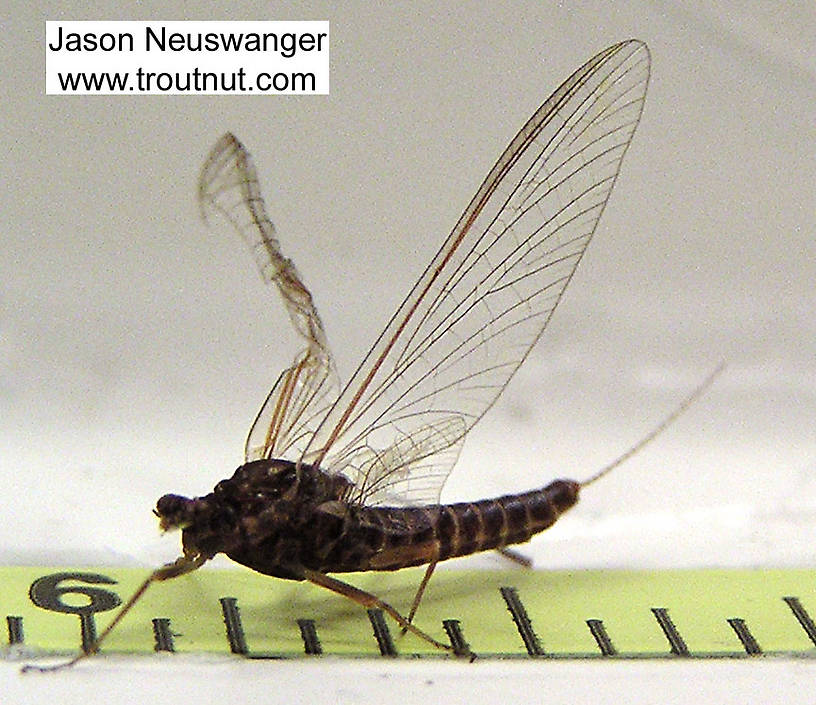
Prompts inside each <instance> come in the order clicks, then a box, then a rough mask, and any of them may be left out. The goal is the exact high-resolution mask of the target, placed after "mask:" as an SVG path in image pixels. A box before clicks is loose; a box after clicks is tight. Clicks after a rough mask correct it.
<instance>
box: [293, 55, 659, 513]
mask: <svg viewBox="0 0 816 705" xmlns="http://www.w3.org/2000/svg"><path fill="white" fill-rule="evenodd" d="M648 77H649V52H648V49H647V47H646V45H645V44H643V43H641V42H638V41H635V40H631V41H627V42H622V43H620V44H617V45H615V46H612V47H610V48H608V49H606V50H605V51H603V52H601V53H600V54H598V55H597V56H596V57H594V58H593V59H591V60H590V61H589V62H587V63H586V64H585V65H584V66H582V67H581V68H580V69H578V71H576V72H575V73H574V74H573V75H572V76H571V77H570V78H569V79H567V81H566V82H564V84H563V85H562V86H561V87H560V88H559V89H558V90H557V91H556V92H555V93H554V94H553V95H552V96H551V97H550V98H549V99H548V100H547V101H546V102H545V103H544V104H543V105H542V106H541V107H540V108H539V109H538V110H537V111H536V113H535V114H534V115H533V117H532V118H531V119H530V120H529V121H528V122H527V124H526V125H524V127H523V128H522V129H521V131H520V132H519V133H518V135H516V137H515V139H513V141H512V142H511V143H510V145H509V147H508V148H507V149H506V150H505V152H504V153H503V154H502V155H501V157H500V158H499V160H498V162H496V164H495V166H494V167H493V169H492V170H491V171H490V173H489V174H488V176H487V178H486V179H485V181H484V183H483V184H482V186H481V188H480V189H479V190H478V192H477V193H476V195H475V197H474V198H473V200H472V201H471V203H470V205H469V206H468V207H467V209H466V210H465V212H464V214H463V215H462V217H461V218H460V219H459V222H458V223H457V224H456V226H455V227H454V229H453V231H452V232H451V234H450V235H449V236H448V238H447V240H446V241H445V242H444V244H443V245H442V248H441V249H440V250H439V252H438V253H437V254H436V256H435V257H434V258H433V260H432V262H431V263H430V265H428V268H427V269H426V270H425V272H424V273H423V274H422V276H421V277H420V279H419V281H418V282H417V284H416V285H415V286H414V288H413V289H412V290H411V292H410V293H409V294H408V296H407V298H406V299H405V301H404V302H403V303H402V304H401V306H400V307H399V309H398V310H397V312H396V313H395V314H394V316H393V318H392V319H391V321H390V322H389V324H388V325H387V327H386V328H385V330H384V331H383V333H382V334H381V335H380V337H379V338H378V339H377V341H376V342H375V344H374V346H373V347H372V348H371V350H370V351H369V353H368V355H367V356H366V357H365V359H364V360H363V362H362V363H361V364H360V366H359V368H358V369H357V371H356V372H355V374H354V376H353V377H352V379H351V380H350V381H349V383H348V385H347V386H346V387H345V388H344V389H343V391H342V393H341V395H340V397H339V398H338V399H337V401H336V402H335V403H334V405H333V406H332V408H331V410H330V411H329V413H328V414H327V415H326V417H325V419H323V421H322V423H321V424H320V426H319V427H318V429H317V432H316V433H315V434H314V437H313V438H312V440H311V442H310V443H309V445H308V448H307V451H306V453H305V454H304V456H303V461H304V462H310V463H319V464H320V465H321V466H322V467H324V468H327V469H329V470H330V471H331V472H342V473H343V474H345V475H346V476H347V477H348V478H349V479H351V480H352V482H354V484H355V485H356V486H357V488H358V493H357V496H356V500H357V501H358V502H361V503H366V504H376V503H380V502H382V501H384V494H383V493H380V492H379V491H378V489H377V488H380V487H383V486H386V485H388V488H389V492H388V493H387V494H388V495H389V500H388V501H389V503H393V501H392V500H391V499H390V498H392V497H393V496H395V495H396V496H398V497H400V498H401V503H413V502H416V501H420V500H422V501H426V500H427V498H428V497H429V496H434V497H437V498H438V495H439V492H440V491H441V488H442V485H443V484H444V481H445V479H446V477H447V475H448V473H449V471H450V469H451V467H452V462H451V454H447V455H446V456H445V457H440V459H439V460H438V462H437V458H436V456H435V454H439V453H442V451H445V449H447V448H456V447H457V446H458V444H460V443H461V440H462V437H463V436H464V435H465V433H467V431H468V430H469V429H470V428H471V427H472V426H473V424H475V423H476V422H477V421H478V420H479V419H480V418H481V416H482V415H483V414H484V413H485V411H487V409H488V408H489V407H490V406H491V405H492V404H493V402H494V401H495V400H496V398H497V397H498V396H499V394H500V393H501V391H502V390H503V389H504V387H505V385H506V384H507V382H508V380H509V379H510V377H511V376H512V375H513V373H514V372H515V371H516V369H517V368H518V366H519V365H520V364H521V362H522V361H523V360H524V358H525V357H526V355H527V354H528V352H529V351H530V348H531V347H532V345H533V344H534V343H535V342H536V340H537V339H538V338H539V336H540V335H541V333H542V332H543V330H544V328H545V327H546V325H547V323H548V321H549V320H550V317H551V316H552V313H553V311H554V309H555V307H556V306H557V305H558V302H559V301H560V299H561V296H562V294H563V292H564V289H565V287H566V286H567V284H568V283H569V281H570V279H571V277H572V275H573V273H574V272H575V268H576V267H577V265H578V262H579V261H580V259H581V257H582V255H583V253H584V250H585V249H586V247H587V245H588V244H589V241H590V238H591V237H592V233H593V232H594V230H595V227H596V225H597V223H598V219H599V218H600V216H601V213H602V212H603V209H604V207H605V205H606V202H607V199H608V198H609V194H610V192H611V190H612V186H613V185H614V183H615V179H616V178H617V175H618V170H619V168H620V165H621V160H622V159H623V155H624V153H625V152H626V149H627V147H628V145H629V142H630V140H631V138H632V135H633V133H634V131H635V128H636V126H637V124H638V121H639V119H640V114H641V111H642V108H643V102H644V99H645V94H646V86H647V83H648ZM452 418H455V419H459V421H451V419H452ZM433 428H438V429H441V432H440V434H439V435H438V436H433V434H430V435H429V433H430V432H429V429H433ZM415 434H419V436H420V438H422V439H423V440H422V441H420V442H419V443H418V447H417V449H416V450H411V449H408V448H406V447H405V443H407V440H403V439H412V438H416V436H415ZM426 436H427V437H426ZM395 439H396V440H395ZM381 449H384V450H381ZM443 455H444V454H443ZM392 457H396V458H398V460H397V461H396V462H393V461H392ZM372 458H379V460H372ZM453 461H454V462H455V453H453ZM423 478H424V480H425V481H424V482H422V481H421V480H422V479H423ZM417 486H422V490H421V491H415V490H414V487H417ZM434 501H435V500H434Z"/></svg>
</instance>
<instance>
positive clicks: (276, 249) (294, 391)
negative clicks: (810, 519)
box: [198, 133, 339, 460]
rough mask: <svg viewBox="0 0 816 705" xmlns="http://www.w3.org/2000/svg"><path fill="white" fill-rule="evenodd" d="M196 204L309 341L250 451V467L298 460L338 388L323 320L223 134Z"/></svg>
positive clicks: (239, 152) (247, 164)
mask: <svg viewBox="0 0 816 705" xmlns="http://www.w3.org/2000/svg"><path fill="white" fill-rule="evenodd" d="M198 197H199V202H200V204H201V210H202V215H203V217H204V219H205V220H206V221H209V220H210V219H211V216H212V215H216V214H217V215H220V216H222V217H223V218H224V219H226V221H227V222H228V223H229V224H230V225H232V227H233V228H234V229H235V230H237V231H238V232H239V233H240V234H241V236H242V237H243V238H244V240H245V241H246V242H247V244H248V245H249V247H250V249H251V250H252V253H253V255H254V257H255V262H256V263H257V265H258V269H259V270H260V272H261V276H262V277H263V279H264V281H266V282H268V283H270V284H274V285H275V287H277V290H278V293H280V295H281V298H282V299H283V303H284V305H285V307H286V310H287V312H288V313H289V318H290V320H291V321H292V325H293V326H294V328H295V331H297V333H298V334H299V335H300V336H301V338H303V339H304V340H305V341H306V348H305V349H304V350H302V351H301V352H300V353H299V354H298V355H297V357H296V358H295V361H294V364H293V365H292V366H291V367H289V368H288V369H286V370H284V372H283V373H282V374H281V376H280V377H279V378H278V381H277V383H276V384H275V386H274V387H273V388H272V391H271V392H270V393H269V396H268V397H267V399H266V401H265V402H264V404H263V406H262V407H261V410H260V411H259V413H258V416H257V418H256V419H255V422H254V423H253V424H252V428H251V429H250V431H249V435H248V437H247V442H246V447H245V456H246V459H247V460H255V459H259V458H267V457H272V456H274V457H279V458H286V457H290V458H292V459H293V460H297V459H298V458H299V457H300V456H301V455H302V453H303V451H304V450H305V448H306V446H307V444H308V442H309V440H310V439H311V437H312V435H313V433H314V431H315V429H316V428H317V426H318V424H319V422H320V421H321V420H322V419H323V417H324V416H325V414H326V411H327V410H328V408H329V406H330V404H331V402H333V401H334V400H335V399H336V397H337V392H338V389H339V385H338V383H337V379H336V374H335V371H334V363H333V361H332V357H331V353H330V351H329V347H328V343H327V341H326V334H325V332H324V330H323V324H322V322H321V321H320V316H319V315H318V313H317V309H316V308H315V305H314V302H313V301H312V297H311V294H310V293H309V290H308V289H307V288H306V287H305V286H304V284H303V280H302V279H301V277H300V274H299V273H298V271H297V269H296V268H295V265H294V264H293V263H292V261H291V260H289V259H287V258H286V257H284V255H283V253H282V252H281V249H280V243H279V242H278V240H277V238H276V236H275V226H274V225H273V224H272V221H271V220H270V219H269V217H268V216H267V214H266V208H265V206H264V202H263V198H262V197H261V192H260V188H259V186H258V177H257V174H256V173H255V167H254V166H253V164H252V159H251V157H250V155H249V152H247V150H246V149H245V148H244V146H243V145H242V144H241V143H240V142H239V141H238V140H237V139H236V138H235V137H234V136H233V135H231V134H229V133H227V134H225V135H224V136H223V137H222V138H221V139H220V140H219V141H218V142H217V143H216V145H215V146H214V147H213V149H212V151H211V152H210V155H209V157H208V158H207V160H206V162H205V163H204V166H203V168H202V170H201V176H200V178H199V186H198Z"/></svg>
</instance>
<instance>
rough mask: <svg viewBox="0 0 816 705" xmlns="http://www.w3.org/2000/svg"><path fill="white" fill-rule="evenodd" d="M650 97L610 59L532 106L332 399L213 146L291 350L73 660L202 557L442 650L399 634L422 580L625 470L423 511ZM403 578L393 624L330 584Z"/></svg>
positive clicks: (315, 321) (537, 526)
mask: <svg viewBox="0 0 816 705" xmlns="http://www.w3.org/2000/svg"><path fill="white" fill-rule="evenodd" d="M648 78H649V51H648V49H647V47H646V45H645V44H643V43H642V42H640V41H636V40H630V41H625V42H621V43H619V44H615V45H614V46H611V47H609V48H608V49H606V50H604V51H602V52H601V53H599V54H598V55H597V56H595V57H594V58H592V59H591V60H590V61H588V62H587V63H586V64H584V65H583V66H582V67H581V68H580V69H578V70H577V71H576V72H575V73H574V74H573V75H572V76H570V78H568V79H567V80H566V81H565V82H564V83H563V84H562V85H561V87H560V88H558V90H556V91H555V93H554V94H553V95H552V96H551V97H550V98H549V99H547V101H546V102H545V103H544V104H543V105H542V106H541V107H540V108H539V109H538V110H537V111H536V112H535V114H534V115H533V116H532V117H531V118H530V120H529V121H528V122H527V123H526V124H525V125H524V127H522V128H521V131H520V132H519V133H518V134H517V135H516V137H515V138H514V139H513V140H512V142H510V145H509V146H508V147H507V149H506V150H505V151H504V153H503V154H502V155H501V157H499V159H498V161H497V162H496V164H495V165H494V166H493V168H492V169H491V170H490V173H489V174H488V175H487V178H486V179H485V181H484V183H483V184H482V185H481V187H480V188H479V190H478V191H477V193H476V195H475V196H474V198H473V200H472V201H471V202H470V204H469V205H468V207H467V208H466V209H465V212H464V213H463V214H462V216H461V218H460V219H459V221H458V222H457V223H456V226H455V227H454V228H453V231H452V232H451V234H450V235H449V236H448V238H447V239H446V240H445V242H444V243H443V244H442V247H441V248H440V249H439V251H438V252H437V254H436V255H435V257H434V258H433V260H432V261H431V263H430V264H429V265H428V267H427V268H426V269H425V271H424V272H423V274H422V275H421V277H420V278H419V281H418V282H417V283H416V284H415V285H414V287H413V288H412V289H411V291H410V293H409V294H408V296H407V297H406V298H405V300H404V301H403V302H402V304H401V305H400V306H399V308H398V309H397V311H396V313H395V314H394V315H393V317H392V318H391V319H390V321H389V323H388V325H387V326H386V327H385V330H384V331H383V332H382V333H381V334H380V336H379V337H378V338H377V340H376V341H375V343H374V345H373V346H372V347H371V349H370V350H369V352H368V353H367V355H366V356H365V358H364V359H363V361H362V362H361V363H360V365H359V367H358V368H357V370H356V372H355V373H354V374H353V375H352V377H351V379H350V381H349V382H348V383H347V384H346V385H345V386H343V387H342V388H341V386H340V385H339V383H338V381H337V375H336V372H335V365H334V362H333V359H332V355H331V352H330V351H329V345H328V342H327V339H326V335H325V332H324V328H323V324H322V322H321V320H320V317H319V316H318V313H317V310H316V308H315V305H314V302H313V300H312V297H311V294H310V293H309V290H308V289H307V288H306V286H305V285H304V284H303V281H302V279H301V276H300V274H299V273H298V271H297V270H296V268H295V266H294V264H293V263H292V262H291V261H290V260H289V259H287V258H286V257H284V255H283V254H282V252H281V249H280V245H279V242H278V240H277V236H276V232H275V228H274V226H273V225H272V222H271V221H270V219H269V218H268V216H267V214H266V209H265V206H264V202H263V199H262V198H261V194H260V189H259V185H258V179H257V176H256V172H255V169H254V167H253V165H252V162H251V159H250V156H249V153H248V152H247V150H246V149H245V148H244V146H243V145H242V144H241V143H240V142H239V141H238V140H237V139H236V138H235V137H234V136H233V135H231V134H226V135H224V137H222V138H221V140H220V141H219V142H218V143H217V144H216V145H215V147H214V148H213V150H212V152H211V154H210V156H209V158H208V159H207V160H206V163H205V165H204V167H203V170H202V173H201V178H200V183H199V200H200V203H201V206H202V210H203V213H204V216H205V218H206V219H210V218H211V217H212V216H213V215H217V216H220V217H221V218H223V219H225V220H226V221H227V222H228V223H230V224H231V225H232V227H233V228H234V229H235V230H237V231H238V232H239V233H240V234H241V235H242V236H243V237H244V239H245V240H247V241H248V243H249V245H250V247H251V248H252V251H253V253H254V255H255V259H256V261H257V264H258V266H259V268H260V270H261V274H262V276H263V278H264V279H265V280H266V281H267V282H269V283H270V284H272V285H274V286H275V287H276V288H277V291H278V293H279V294H280V295H281V297H282V299H283V302H284V305H285V307H286V310H287V312H288V314H289V318H290V320H291V323H292V325H293V326H294V328H295V330H296V332H297V334H298V335H299V336H300V338H301V339H302V340H303V341H305V348H304V349H303V350H302V351H301V352H300V353H299V354H298V355H297V357H296V358H295V360H294V363H293V364H292V366H291V367H289V368H288V369H286V370H285V371H284V372H283V373H282V374H281V375H280V377H279V379H278V380H277V382H276V383H275V385H274V387H273V388H272V391H271V392H270V393H269V395H268V397H267V399H266V401H265V402H264V404H263V406H262V407H261V410H260V412H259V413H258V416H257V418H256V419H255V422H254V423H253V424H252V427H251V429H250V431H249V435H248V438H247V441H246V447H245V463H244V464H243V465H242V466H241V467H239V468H238V470H237V471H236V472H235V474H234V475H233V476H232V477H231V478H229V479H226V480H222V481H221V482H219V483H218V484H217V485H216V486H215V489H214V490H213V491H212V492H211V493H210V494H207V495H205V496H202V497H196V498H193V499H190V498H187V497H181V496H179V495H175V494H167V495H164V496H163V497H161V499H159V501H158V503H157V505H156V509H155V514H156V515H157V516H158V518H159V523H160V526H161V528H162V529H164V530H167V529H180V530H181V541H182V547H183V553H182V555H181V557H180V558H178V559H177V560H176V561H175V562H172V563H168V564H166V565H164V566H162V567H161V568H158V569H157V570H156V571H154V572H153V573H152V574H151V575H150V576H149V577H148V578H147V580H145V582H144V583H143V584H142V586H141V587H140V588H139V589H138V590H137V591H136V593H135V594H134V595H133V596H132V597H131V598H130V600H129V601H128V602H127V603H126V604H125V605H124V606H123V607H122V609H121V610H120V612H119V613H118V614H117V616H116V617H115V619H114V620H113V621H112V623H111V624H110V625H109V626H108V628H107V629H106V630H105V631H104V632H103V633H102V634H101V635H100V637H99V639H98V640H97V642H96V644H95V645H94V646H93V648H92V649H91V650H90V651H89V653H92V652H94V651H96V650H97V649H98V648H99V643H100V642H101V641H102V640H103V639H104V638H105V636H106V635H107V634H108V633H110V631H111V629H113V628H114V627H115V626H116V625H117V624H118V623H119V621H120V620H121V619H122V617H123V616H124V615H125V614H126V613H127V612H128V610H130V608H131V607H132V606H133V605H134V604H135V603H136V602H137V600H139V599H140V597H141V596H142V595H143V594H144V592H145V590H147V588H148V587H149V586H150V585H151V584H152V583H154V582H157V581H163V580H168V579H170V578H175V577H177V576H180V575H184V574H186V573H190V572H191V571H194V570H196V569H197V568H200V567H201V566H202V565H204V563H206V562H207V561H208V560H210V559H211V558H213V556H215V555H216V554H218V553H224V554H226V555H227V556H228V557H229V558H231V559H232V560H234V561H236V562H238V563H240V564H243V565H245V566H248V567H249V568H251V569H253V570H256V571H258V572H260V573H265V574H267V575H271V576H275V577H278V578H284V579H289V580H301V581H302V580H305V581H310V582H312V583H314V584H316V585H320V586H322V587H325V588H328V589H329V590H332V591H334V592H337V593H340V594H341V595H344V596H346V597H348V598H351V599H352V600H354V601H355V602H357V603H359V604H361V605H364V606H366V607H378V608H380V609H382V610H384V611H385V612H386V613H387V614H389V615H390V616H391V617H393V619H394V620H396V622H397V623H398V624H399V625H400V626H401V627H402V628H403V630H409V631H411V632H413V633H414V634H416V635H418V636H419V637H421V638H423V639H425V640H427V641H428V642H430V643H431V644H433V645H435V646H437V647H440V648H443V649H450V648H451V647H450V646H448V645H446V644H443V643H442V642H440V641H438V640H437V639H435V638H433V637H432V636H430V635H428V634H427V633H425V632H424V631H422V630H421V629H419V628H418V627H416V626H415V625H414V623H413V617H414V613H415V612H416V609H417V606H418V604H419V601H420V598H421V597H422V593H423V591H424V589H425V587H426V585H427V584H428V580H429V578H430V577H431V574H432V572H433V570H434V567H435V566H436V564H437V563H438V562H439V561H443V560H446V559H448V558H453V557H455V556H463V555H466V554H470V553H475V552H477V551H485V550H488V549H503V548H504V547H507V546H510V545H513V544H518V543H523V542H525V541H527V540H529V539H530V537H531V536H533V535H534V534H537V533H539V532H540V531H543V530H544V529H546V528H548V527H549V526H551V525H552V524H553V523H554V522H555V521H556V520H557V519H558V517H559V516H560V515H561V514H562V513H564V512H565V511H566V510H567V509H569V508H570V507H572V506H573V505H574V504H575V503H576V501H577V500H578V494H579V491H580V489H581V488H582V487H584V486H586V485H587V484H589V483H590V482H593V481H595V480H596V479H598V478H599V477H600V476H601V475H603V474H605V473H606V472H608V470H609V469H610V468H611V467H613V466H614V465H617V464H618V463H619V462H620V460H621V459H622V458H623V457H626V456H622V458H621V459H619V461H616V462H615V463H613V465H611V466H607V468H605V469H603V470H601V471H600V472H598V473H596V474H595V475H594V476H592V477H591V478H589V479H588V480H585V481H584V482H575V481H572V480H556V481H554V482H552V483H550V484H549V485H547V486H546V487H544V488H542V489H536V490H532V491H530V492H524V493H522V494H514V495H507V496H504V497H499V498H497V499H487V500H481V501H476V502H466V503H459V504H440V503H439V497H440V492H441V490H442V486H443V484H444V482H445V479H446V478H447V476H448V474H449V473H450V471H451V469H452V467H453V466H454V464H455V462H456V460H457V457H458V454H459V450H460V448H461V446H462V443H463V441H464V439H465V436H466V434H467V433H468V431H469V430H470V429H471V428H472V427H473V426H474V424H475V423H476V422H477V421H478V420H479V419H480V418H481V417H482V415H483V414H484V413H485V412H486V411H487V410H488V409H489V408H490V407H491V405H492V404H493V403H494V402H495V401H496V399H497V397H498V396H499V395H500V394H501V392H502V390H503V389H504V388H505V386H506V385H507V383H508V380H509V379H510V378H511V377H512V375H513V373H514V372H515V371H516V369H517V368H518V367H519V365H520V364H521V363H522V362H523V360H524V359H525V357H526V356H527V354H528V353H529V352H530V349H531V348H532V346H533V345H534V344H535V342H536V341H537V340H538V338H539V337H540V336H541V334H542V332H543V330H544V329H545V328H546V326H547V323H548V322H549V320H550V318H551V316H552V314H553V311H554V310H555V308H556V306H557V305H558V302H559V301H560V300H561V298H562V296H563V293H564V290H565V289H566V286H567V284H568V283H569V281H570V279H571V278H572V276H573V274H574V273H575V268H576V267H577V266H578V263H579V262H580V260H581V257H582V256H583V254H584V251H585V250H586V247H587V245H588V244H589V241H590V239H591V238H592V234H593V232H594V231H595V228H596V226H597V224H598V219H599V218H600V217H601V213H602V212H603V210H604V207H605V206H606V203H607V200H608V199H609V194H610V192H611V191H612V187H613V185H614V183H615V180H616V178H617V175H618V171H619V169H620V165H621V161H622V159H623V156H624V154H625V153H626V150H627V148H628V146H629V143H630V141H631V139H632V135H633V134H634V132H635V128H636V127H637V124H638V121H639V119H640V115H641V111H642V109H643V103H644V99H645V95H646V86H647V83H648ZM699 391H700V390H699V389H698V391H697V392H695V395H696V394H697V393H699ZM693 396H694V395H692V397H693ZM689 401H690V400H687V401H686V402H684V403H683V405H681V407H680V408H679V409H678V410H677V411H675V413H674V414H673V415H672V416H670V417H669V419H667V420H666V421H665V422H664V423H662V424H661V425H660V426H658V428H657V429H655V431H654V432H653V433H652V434H650V436H648V437H647V438H646V439H644V441H643V442H641V444H638V446H636V447H640V445H642V443H645V442H646V441H648V440H649V439H650V438H651V437H653V436H654V435H655V434H656V433H657V432H658V431H659V430H661V429H662V428H663V427H665V425H667V424H668V423H669V422H670V421H671V420H672V418H673V417H674V416H676V415H677V414H678V413H679V412H680V411H682V409H683V408H685V407H686V406H687V405H688V403H689ZM627 455H628V454H627ZM416 565H427V566H428V568H427V570H426V573H425V576H424V578H423V580H422V582H421V584H420V586H419V588H418V591H417V594H416V597H415V599H414V601H413V605H412V607H411V609H410V611H409V613H408V614H407V616H403V615H402V614H401V613H400V612H398V611H397V610H396V609H394V608H393V607H392V606H391V605H389V604H387V603H386V602H384V601H383V600H381V599H380V598H379V597H377V596H375V595H373V594H370V593H367V592H364V591H362V590H360V589H358V588H355V587H353V586H351V585H349V584H347V583H345V582H342V581H340V580H338V579H336V578H334V577H331V576H330V574H333V573H344V572H352V571H390V570H397V569H399V568H404V567H407V566H416ZM85 655H87V654H84V653H83V654H80V655H79V656H77V657H76V658H75V659H74V660H73V661H70V662H69V664H70V663H75V662H76V661H77V660H79V659H80V658H82V657H83V656H85ZM65 665H68V664H65Z"/></svg>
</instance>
